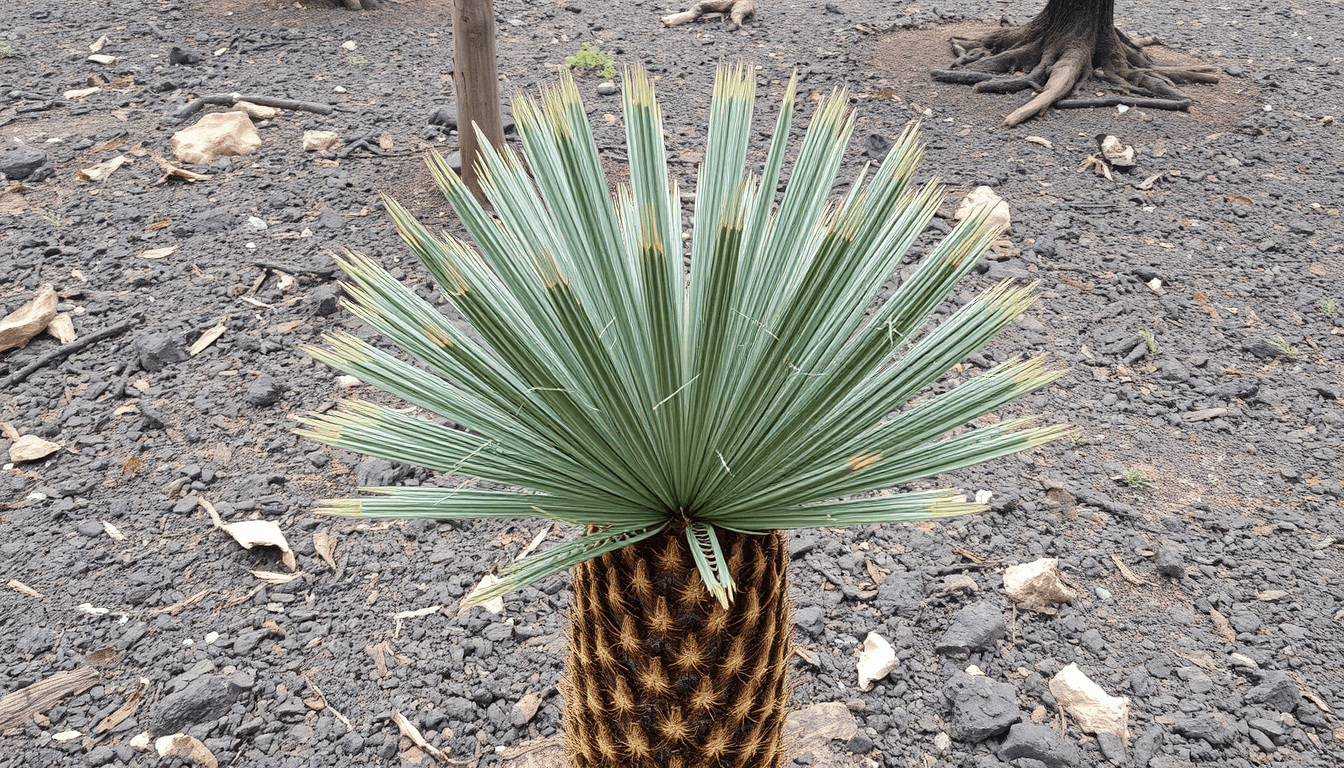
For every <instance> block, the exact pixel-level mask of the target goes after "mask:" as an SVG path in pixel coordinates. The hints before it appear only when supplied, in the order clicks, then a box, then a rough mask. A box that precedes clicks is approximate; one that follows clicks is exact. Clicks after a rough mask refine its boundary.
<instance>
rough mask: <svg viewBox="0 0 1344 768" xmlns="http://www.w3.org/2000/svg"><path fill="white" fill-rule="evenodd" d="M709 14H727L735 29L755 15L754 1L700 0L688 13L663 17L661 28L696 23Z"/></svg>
mask: <svg viewBox="0 0 1344 768" xmlns="http://www.w3.org/2000/svg"><path fill="white" fill-rule="evenodd" d="M710 13H723V14H727V15H728V18H729V19H730V20H731V21H732V22H733V28H735V29H737V28H740V27H741V26H742V23H743V22H744V21H746V20H747V19H750V18H751V17H753V16H755V15H756V3H755V0H700V1H699V2H697V3H696V4H695V5H694V6H692V7H691V9H690V10H689V11H685V12H683V13H673V14H670V15H668V16H664V17H663V18H662V22H663V26H666V27H675V26H676V25H678V24H686V23H688V22H692V21H696V20H697V19H699V18H700V17H702V16H704V15H706V14H710Z"/></svg>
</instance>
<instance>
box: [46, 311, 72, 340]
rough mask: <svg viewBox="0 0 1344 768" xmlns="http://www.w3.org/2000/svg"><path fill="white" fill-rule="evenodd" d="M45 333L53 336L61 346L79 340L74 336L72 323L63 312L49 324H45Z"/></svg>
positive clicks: (68, 316)
mask: <svg viewBox="0 0 1344 768" xmlns="http://www.w3.org/2000/svg"><path fill="white" fill-rule="evenodd" d="M47 333H49V334H51V335H52V336H55V337H56V340H57V341H59V342H61V343H62V344H69V343H70V342H72V341H74V340H75V339H77V338H79V337H78V336H76V335H75V323H74V321H73V320H71V319H70V315H68V314H66V313H65V312H62V313H61V314H59V315H57V316H55V317H53V318H52V319H51V322H50V323H48V324H47Z"/></svg>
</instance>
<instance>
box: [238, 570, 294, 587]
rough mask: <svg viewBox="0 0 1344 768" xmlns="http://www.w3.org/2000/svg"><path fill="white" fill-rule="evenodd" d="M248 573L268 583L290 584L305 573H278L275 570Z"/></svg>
mask: <svg viewBox="0 0 1344 768" xmlns="http://www.w3.org/2000/svg"><path fill="white" fill-rule="evenodd" d="M248 573H250V574H252V575H253V576H256V577H257V578H258V579H261V580H262V582H264V583H266V584H288V583H289V582H291V581H293V580H295V579H297V578H299V577H300V576H302V575H303V571H297V572H295V573H276V572H275V571H248Z"/></svg>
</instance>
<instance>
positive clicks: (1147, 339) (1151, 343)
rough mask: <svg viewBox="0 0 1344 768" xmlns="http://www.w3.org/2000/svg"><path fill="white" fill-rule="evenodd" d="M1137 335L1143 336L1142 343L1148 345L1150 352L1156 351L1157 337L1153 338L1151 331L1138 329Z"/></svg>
mask: <svg viewBox="0 0 1344 768" xmlns="http://www.w3.org/2000/svg"><path fill="white" fill-rule="evenodd" d="M1139 335H1140V336H1142V337H1143V343H1144V344H1147V345H1148V351H1149V352H1150V353H1151V352H1156V351H1157V339H1155V338H1153V332H1152V331H1148V330H1144V331H1139Z"/></svg>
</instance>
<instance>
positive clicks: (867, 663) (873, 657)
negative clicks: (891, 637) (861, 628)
mask: <svg viewBox="0 0 1344 768" xmlns="http://www.w3.org/2000/svg"><path fill="white" fill-rule="evenodd" d="M896 663H897V662H896V650H895V649H894V648H892V647H891V643H888V642H887V640H886V638H884V637H882V636H881V635H879V634H877V633H876V632H869V633H868V637H866V638H864V641H863V649H862V650H861V651H859V664H858V668H859V690H861V691H867V690H871V689H872V687H873V683H874V682H876V681H878V680H881V679H882V678H884V677H886V676H887V674H888V673H890V672H891V670H893V669H895V668H896Z"/></svg>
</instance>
